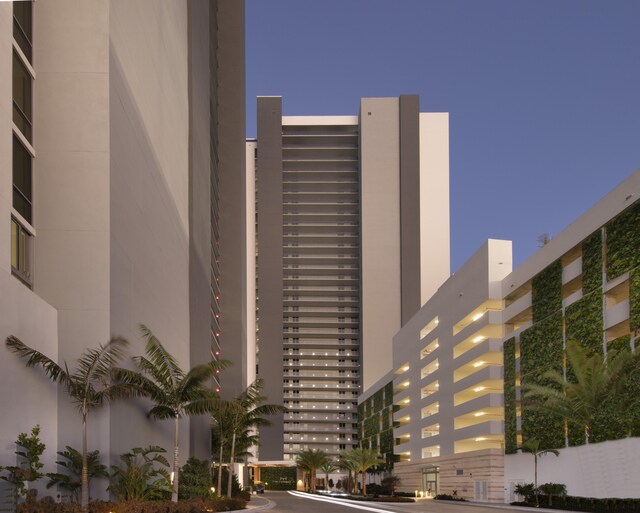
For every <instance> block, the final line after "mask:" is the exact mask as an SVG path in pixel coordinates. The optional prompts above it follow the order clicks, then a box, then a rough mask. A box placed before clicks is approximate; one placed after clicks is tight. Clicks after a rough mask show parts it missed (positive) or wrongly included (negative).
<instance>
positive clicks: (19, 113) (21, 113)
mask: <svg viewBox="0 0 640 513" xmlns="http://www.w3.org/2000/svg"><path fill="white" fill-rule="evenodd" d="M32 80H33V79H32V77H31V73H29V71H28V70H27V67H26V66H25V65H24V63H23V62H22V59H21V58H20V57H19V56H18V54H17V53H15V52H13V122H14V123H15V124H16V126H17V127H18V129H19V130H20V132H22V135H24V136H25V137H26V138H27V140H28V141H29V142H31V141H32V137H31V117H32V105H33V95H32Z"/></svg>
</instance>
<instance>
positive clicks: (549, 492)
mask: <svg viewBox="0 0 640 513" xmlns="http://www.w3.org/2000/svg"><path fill="white" fill-rule="evenodd" d="M538 490H540V492H542V493H543V494H544V495H546V496H547V498H548V499H549V507H551V506H552V499H553V497H554V496H555V497H563V496H565V495H567V486H566V485H564V484H562V483H545V484H543V485H540V486H539V488H538Z"/></svg>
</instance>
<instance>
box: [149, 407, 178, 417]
mask: <svg viewBox="0 0 640 513" xmlns="http://www.w3.org/2000/svg"><path fill="white" fill-rule="evenodd" d="M175 416H176V412H175V411H174V410H173V408H171V407H170V406H167V405H165V404H156V405H155V406H154V407H153V408H151V409H150V410H149V412H148V413H147V417H153V418H154V419H160V420H162V419H173V418H175Z"/></svg>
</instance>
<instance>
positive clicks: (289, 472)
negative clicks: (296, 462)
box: [260, 467, 296, 490]
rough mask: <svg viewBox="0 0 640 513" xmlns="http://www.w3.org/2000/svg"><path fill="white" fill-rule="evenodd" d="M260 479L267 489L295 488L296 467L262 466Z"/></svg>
mask: <svg viewBox="0 0 640 513" xmlns="http://www.w3.org/2000/svg"><path fill="white" fill-rule="evenodd" d="M260 480H261V481H262V482H263V483H265V486H264V487H265V489H267V490H295V489H296V467H261V468H260Z"/></svg>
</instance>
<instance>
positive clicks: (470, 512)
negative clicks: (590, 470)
mask: <svg viewBox="0 0 640 513" xmlns="http://www.w3.org/2000/svg"><path fill="white" fill-rule="evenodd" d="M294 493H295V494H291V493H289V492H266V493H265V494H264V495H260V496H257V497H255V496H254V498H253V499H252V500H251V502H250V503H249V507H250V508H252V509H254V508H255V509H256V510H259V511H265V512H268V513H367V512H368V513H515V512H518V513H522V512H527V511H528V512H530V513H534V512H535V513H542V512H553V513H560V510H546V509H544V508H539V509H535V510H534V509H532V508H519V507H513V506H497V505H495V506H483V505H479V504H470V503H448V502H446V501H434V500H423V501H420V502H415V503H379V502H378V503H377V502H360V501H344V500H337V499H332V498H330V497H323V496H309V495H306V494H301V493H298V492H294Z"/></svg>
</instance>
